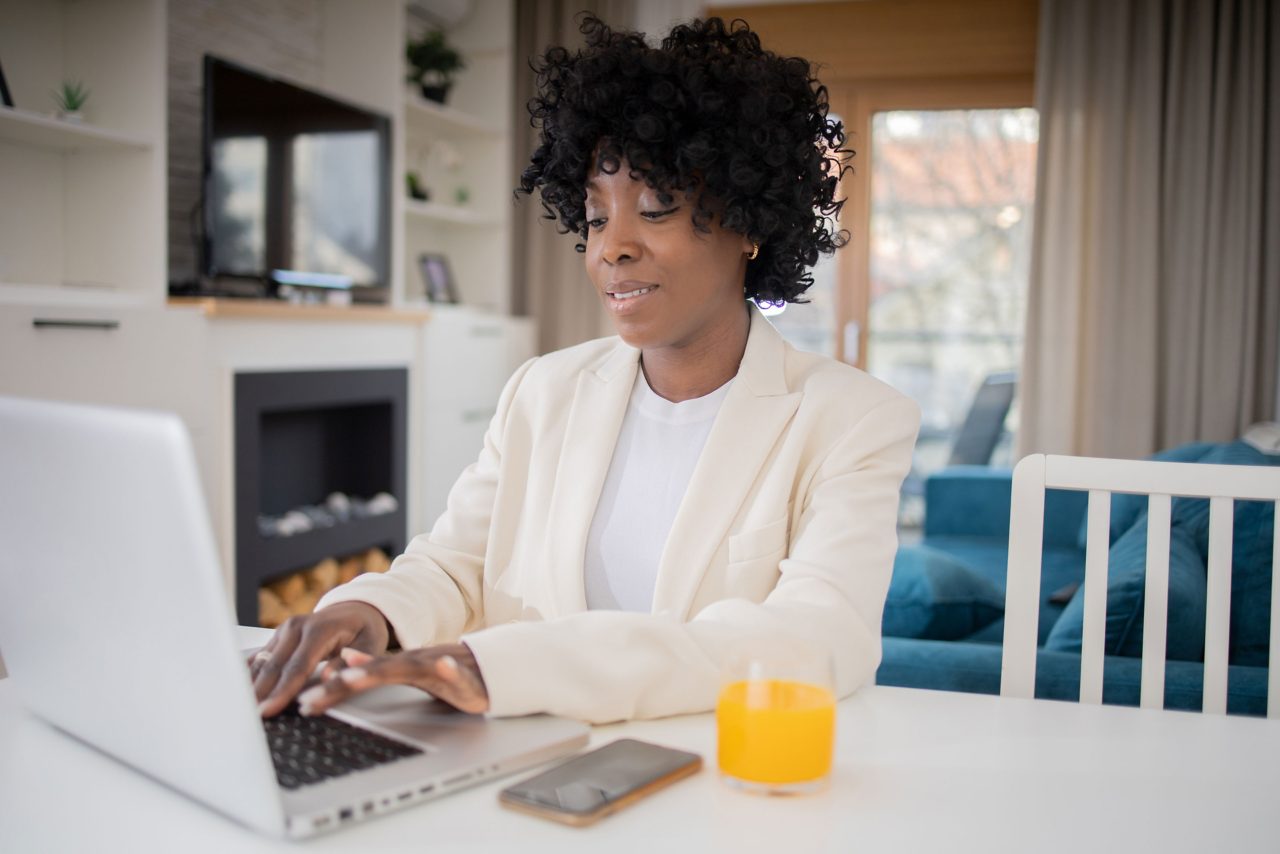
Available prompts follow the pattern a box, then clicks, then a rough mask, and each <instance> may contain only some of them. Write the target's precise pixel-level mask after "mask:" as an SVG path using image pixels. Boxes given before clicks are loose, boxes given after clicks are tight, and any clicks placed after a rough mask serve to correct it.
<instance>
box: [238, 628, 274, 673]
mask: <svg viewBox="0 0 1280 854" xmlns="http://www.w3.org/2000/svg"><path fill="white" fill-rule="evenodd" d="M278 636H279V633H278V632H272V633H271V637H269V638H268V639H267V642H266V643H265V644H263V645H262V646H261V647H259V648H258V650H257V651H256V652H254V653H253V654H252V655H250V656H249V657H248V659H246V663H247V664H248V665H249V679H250V681H252V680H254V679H257V678H258V671H259V670H261V669H262V665H263V662H265V661H268V660H269V659H270V658H271V655H272V653H273V652H274V651H275V648H276V638H277V637H278Z"/></svg>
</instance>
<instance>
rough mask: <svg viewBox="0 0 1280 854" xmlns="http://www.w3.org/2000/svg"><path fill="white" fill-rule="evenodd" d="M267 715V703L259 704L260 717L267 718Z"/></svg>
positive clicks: (264, 701)
mask: <svg viewBox="0 0 1280 854" xmlns="http://www.w3.org/2000/svg"><path fill="white" fill-rule="evenodd" d="M266 714H267V701H266V700H263V701H262V702H261V703H259V704H258V715H259V716H260V717H262V716H265V715H266Z"/></svg>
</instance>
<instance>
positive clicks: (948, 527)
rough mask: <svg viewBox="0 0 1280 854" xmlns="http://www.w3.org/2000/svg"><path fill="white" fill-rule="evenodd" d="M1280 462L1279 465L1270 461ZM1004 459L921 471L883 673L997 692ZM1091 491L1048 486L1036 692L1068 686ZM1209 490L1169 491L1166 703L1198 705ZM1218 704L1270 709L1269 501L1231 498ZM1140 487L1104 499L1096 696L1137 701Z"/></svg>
mask: <svg viewBox="0 0 1280 854" xmlns="http://www.w3.org/2000/svg"><path fill="white" fill-rule="evenodd" d="M1153 459H1162V460H1171V461H1176V462H1196V461H1200V462H1208V463H1226V464H1242V465H1270V466H1277V465H1280V456H1276V455H1269V454H1264V453H1262V452H1261V451H1258V450H1257V449H1256V448H1254V447H1253V446H1252V445H1249V444H1247V443H1244V442H1231V443H1224V444H1210V443H1194V444H1189V445H1183V446H1180V447H1178V448H1174V449H1171V450H1169V451H1165V452H1162V453H1160V454H1156V455H1155V456H1154V457H1153ZM1278 476H1280V472H1278ZM1011 484H1012V472H1011V471H1010V470H1008V469H999V468H990V467H986V466H955V467H951V468H948V469H944V470H943V471H942V472H940V473H938V474H935V475H933V476H932V477H930V478H929V480H928V481H927V483H926V484H925V523H924V536H923V539H922V540H921V541H920V542H919V543H913V544H911V545H906V546H903V547H902V548H901V549H900V550H899V552H898V555H897V558H896V560H895V564H894V576H893V581H892V583H891V585H890V590H889V596H888V600H887V601H886V603H885V615H884V658H883V661H882V662H881V665H880V669H879V671H878V672H877V674H876V681H877V683H878V684H882V685H899V686H906V687H916V688H934V689H941V690H948V691H970V692H977V693H984V694H997V693H999V691H1000V664H1001V642H1002V639H1003V632H1004V620H1003V610H1004V583H1005V572H1006V567H1007V563H1008V540H1009V504H1010V489H1011ZM1087 500H1088V499H1087V495H1086V494H1085V493H1080V492H1067V491H1056V490H1051V491H1049V492H1048V493H1047V494H1046V499H1045V531H1044V551H1043V566H1042V573H1041V604H1040V626H1039V642H1040V649H1039V650H1038V652H1037V661H1036V696H1037V697H1041V698H1045V699H1058V700H1073V701H1074V700H1077V699H1078V698H1079V690H1080V629H1081V624H1082V619H1083V590H1082V588H1081V582H1082V580H1083V578H1084V531H1083V523H1084V517H1085V510H1086V504H1087ZM1207 516H1208V508H1207V502H1205V501H1193V500H1189V499H1176V500H1175V501H1174V509H1173V529H1172V531H1171V544H1172V545H1171V556H1170V590H1171V593H1170V597H1171V598H1170V607H1169V621H1170V622H1169V632H1168V634H1169V640H1168V647H1167V661H1166V670H1165V707H1166V708H1171V709H1189V710H1198V709H1199V708H1200V705H1201V685H1202V680H1203V664H1202V662H1203V659H1204V590H1205V572H1204V560H1205V556H1206V553H1207V543H1208V532H1207V526H1208V523H1207ZM1235 516H1236V518H1235V527H1234V554H1233V568H1232V597H1231V599H1232V607H1231V610H1232V617H1231V621H1232V625H1231V649H1230V658H1229V661H1230V666H1229V673H1228V697H1227V710H1228V712H1230V713H1233V714H1247V715H1263V714H1265V713H1266V693H1267V644H1268V631H1269V625H1270V600H1271V569H1272V567H1271V547H1272V546H1271V543H1272V541H1271V537H1272V531H1273V526H1274V507H1273V505H1271V504H1269V503H1260V502H1237V503H1236V514H1235ZM1145 541H1146V499H1145V497H1143V496H1122V495H1116V496H1114V497H1113V502H1112V518H1111V554H1110V564H1111V566H1110V576H1109V580H1108V593H1107V643H1106V653H1107V654H1106V657H1105V660H1104V676H1103V702H1105V703H1114V704H1119V705H1134V706H1136V705H1137V704H1138V697H1139V688H1140V685H1141V635H1142V626H1141V614H1142V581H1143V578H1144V573H1143V569H1142V568H1143V566H1144V563H1145V551H1146V544H1145Z"/></svg>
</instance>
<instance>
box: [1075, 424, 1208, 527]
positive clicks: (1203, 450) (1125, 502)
mask: <svg viewBox="0 0 1280 854" xmlns="http://www.w3.org/2000/svg"><path fill="white" fill-rule="evenodd" d="M1215 447H1217V446H1216V445H1214V444H1213V443H1212V442H1189V443H1187V444H1185V445H1178V446H1177V447H1176V448H1168V449H1166V450H1163V451H1158V452H1157V453H1154V454H1152V455H1151V456H1149V457H1147V459H1149V460H1157V461H1159V462H1165V463H1194V462H1199V461H1200V458H1201V457H1203V456H1204V455H1205V454H1207V453H1209V452H1210V451H1211V450H1213V449H1214V448H1215ZM1146 512H1147V496H1145V495H1132V494H1129V493H1124V492H1116V493H1113V494H1112V495H1111V545H1115V544H1116V540H1119V539H1120V537H1121V536H1123V534H1124V532H1125V531H1127V530H1129V529H1130V528H1132V527H1133V523H1134V522H1137V521H1138V517H1139V516H1142V515H1143V514H1145V513H1146ZM1088 540H1089V514H1088V513H1085V517H1084V520H1083V521H1081V522H1080V534H1079V536H1078V537H1077V538H1076V542H1077V543H1078V545H1079V546H1080V550H1081V551H1084V546H1085V543H1086V542H1088Z"/></svg>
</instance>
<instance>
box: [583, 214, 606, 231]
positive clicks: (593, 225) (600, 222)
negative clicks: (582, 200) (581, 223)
mask: <svg viewBox="0 0 1280 854" xmlns="http://www.w3.org/2000/svg"><path fill="white" fill-rule="evenodd" d="M604 224H605V218H604V217H602V216H600V217H596V218H595V219H589V220H587V228H589V229H591V230H592V231H596V230H597V229H601V228H604Z"/></svg>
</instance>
